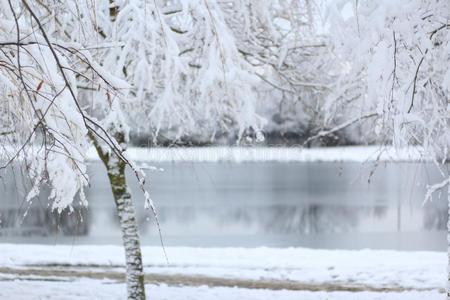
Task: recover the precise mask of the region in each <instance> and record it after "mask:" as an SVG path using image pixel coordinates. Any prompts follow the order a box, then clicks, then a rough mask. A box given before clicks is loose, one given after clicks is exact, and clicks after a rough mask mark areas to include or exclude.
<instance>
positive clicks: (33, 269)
mask: <svg viewBox="0 0 450 300" xmlns="http://www.w3.org/2000/svg"><path fill="white" fill-rule="evenodd" d="M0 274H3V275H9V277H4V278H3V279H1V277H0V280H12V279H14V280H16V279H19V280H52V281H58V280H61V281H67V280H75V279H77V278H90V279H109V280H113V281H116V282H124V281H125V275H124V273H123V272H119V271H115V270H106V269H101V270H98V271H97V270H92V268H86V267H77V268H73V266H71V267H65V266H57V265H52V266H45V267H42V266H41V267H38V266H25V267H20V268H9V267H0ZM11 275H13V276H14V278H11ZM33 277H34V278H33ZM36 277H38V278H36ZM145 281H146V283H151V284H167V285H185V286H201V285H207V286H211V287H239V288H248V289H270V290H294V291H300V290H301V291H327V292H335V291H348V292H361V291H371V292H403V291H412V290H414V291H429V290H432V289H411V288H404V287H398V286H389V287H377V286H370V285H362V284H357V283H348V282H329V283H320V284H318V283H308V282H299V281H288V280H273V279H270V280H268V279H258V280H252V279H234V278H219V277H213V276H204V275H186V274H155V273H146V274H145Z"/></svg>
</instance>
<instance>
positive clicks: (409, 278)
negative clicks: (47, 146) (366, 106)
mask: <svg viewBox="0 0 450 300" xmlns="http://www.w3.org/2000/svg"><path fill="white" fill-rule="evenodd" d="M166 251H167V255H168V259H169V264H168V265H167V263H166V261H165V257H164V255H163V252H162V248H161V247H143V260H144V265H145V271H146V273H147V274H166V275H174V274H177V275H178V274H182V275H189V276H196V275H199V276H210V277H218V278H228V279H248V280H261V279H264V280H281V281H293V282H301V283H308V284H318V285H320V284H323V283H327V284H342V283H347V284H356V285H358V286H368V287H373V288H380V287H388V288H400V289H430V290H439V289H440V290H442V289H443V288H444V287H445V282H446V280H445V279H446V265H447V263H446V261H447V256H446V254H445V253H441V252H401V251H390V250H317V249H306V248H264V247H261V248H188V247H168V248H166ZM0 253H2V255H1V256H0V266H2V267H10V268H22V267H23V266H24V265H33V266H39V265H42V266H45V265H53V264H64V265H68V266H72V267H74V268H77V267H81V266H86V267H90V268H92V267H95V268H100V269H109V270H111V269H114V270H116V271H117V270H119V271H121V270H122V266H123V265H124V254H123V249H122V248H121V247H120V246H82V245H77V246H63V245H57V246H48V245H13V244H0Z"/></svg>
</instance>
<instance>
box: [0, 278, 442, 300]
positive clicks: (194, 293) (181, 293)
mask: <svg viewBox="0 0 450 300" xmlns="http://www.w3.org/2000/svg"><path fill="white" fill-rule="evenodd" d="M146 290H147V295H149V298H151V299H152V300H167V299H170V300H232V299H245V300H273V299H277V300H298V299H306V300H381V299H383V300H405V299H408V300H423V299H429V300H432V299H444V295H443V294H440V293H438V292H436V291H428V292H417V291H411V292H402V293H373V292H358V293H350V292H332V293H328V292H306V291H283V290H282V291H271V290H256V289H241V288H221V287H217V288H209V287H207V286H200V287H187V286H183V287H178V286H167V285H164V284H163V285H146ZM125 291H126V287H125V284H113V283H111V282H102V281H100V280H76V281H71V282H51V281H3V282H0V299H10V300H29V299H49V300H52V299H53V300H97V299H99V300H100V299H101V300H103V299H114V300H122V299H125V297H126V295H125Z"/></svg>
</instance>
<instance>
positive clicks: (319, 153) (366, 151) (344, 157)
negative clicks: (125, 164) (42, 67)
mask: <svg viewBox="0 0 450 300" xmlns="http://www.w3.org/2000/svg"><path fill="white" fill-rule="evenodd" d="M126 153H127V155H128V157H129V158H131V159H133V160H136V161H149V162H180V161H194V162H195V161H196V162H223V161H231V162H254V161H265V162H267V161H277V162H318V161H320V162H342V161H348V162H367V161H423V160H425V158H426V157H427V156H426V155H424V153H423V149H422V148H420V147H409V148H403V149H395V148H393V147H382V146H345V147H322V148H304V147H188V148H186V147H185V148H183V147H180V148H177V147H174V148H158V147H155V148H136V147H131V148H129V149H127V151H126ZM87 158H88V159H89V160H97V159H98V155H97V153H96V151H95V149H94V148H91V149H90V150H89V151H88V153H87Z"/></svg>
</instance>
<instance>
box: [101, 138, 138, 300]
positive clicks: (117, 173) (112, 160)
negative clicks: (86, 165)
mask: <svg viewBox="0 0 450 300" xmlns="http://www.w3.org/2000/svg"><path fill="white" fill-rule="evenodd" d="M114 137H115V139H116V140H117V142H118V143H119V144H123V142H124V134H123V133H117V134H115V135H114ZM94 145H95V148H96V149H97V153H98V155H99V156H100V158H101V160H102V161H103V164H104V165H105V167H106V170H107V173H108V178H109V182H110V185H111V189H112V194H113V197H114V201H115V203H116V208H117V215H118V216H119V222H120V229H121V232H122V242H123V246H124V249H125V262H126V280H127V294H128V299H129V300H145V286H144V270H143V265H142V253H141V246H140V241H139V232H138V226H137V221H136V213H135V210H134V205H133V201H132V199H131V194H130V191H129V189H128V185H127V180H126V177H125V168H126V164H125V162H124V161H122V160H121V159H120V158H119V157H117V155H115V154H114V153H105V152H103V151H102V148H101V147H100V145H99V144H98V143H97V142H96V141H95V138H94Z"/></svg>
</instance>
